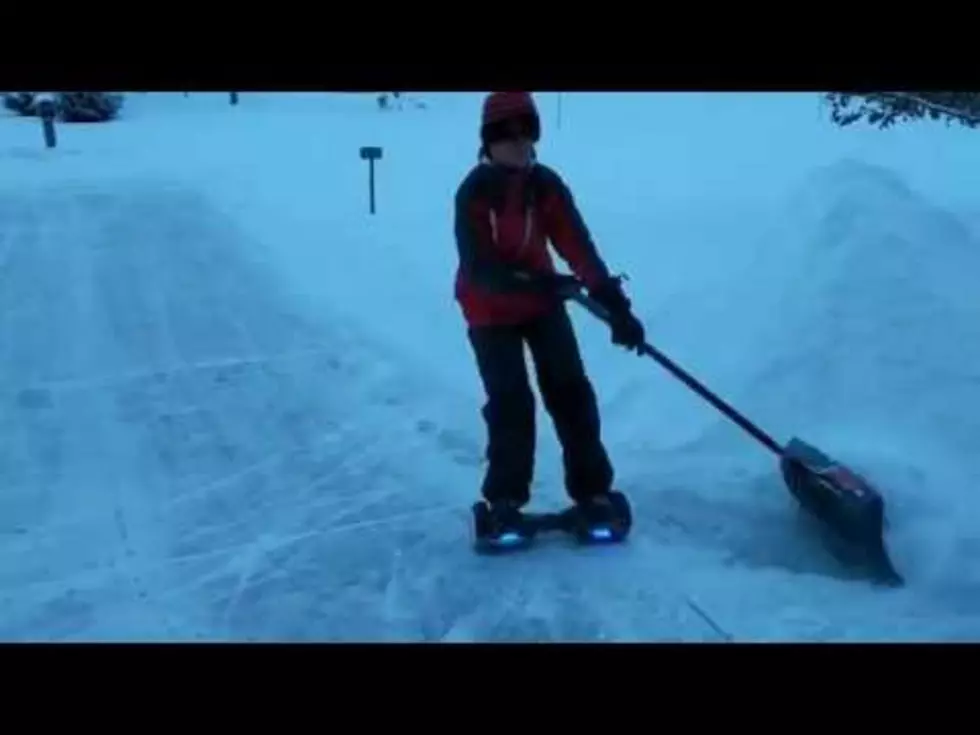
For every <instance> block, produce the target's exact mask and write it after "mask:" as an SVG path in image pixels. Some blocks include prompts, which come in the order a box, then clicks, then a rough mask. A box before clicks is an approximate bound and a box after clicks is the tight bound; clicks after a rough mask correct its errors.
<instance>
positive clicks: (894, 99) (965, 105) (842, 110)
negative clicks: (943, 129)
mask: <svg viewBox="0 0 980 735" xmlns="http://www.w3.org/2000/svg"><path fill="white" fill-rule="evenodd" d="M825 99H826V101H827V102H828V103H829V104H830V108H831V113H830V116H831V119H832V120H833V121H834V122H835V123H836V124H837V125H840V126H841V127H846V126H848V125H851V124H853V123H855V122H859V121H863V122H866V123H867V124H869V125H874V126H877V127H879V128H881V129H882V130H884V129H886V128H889V127H891V126H892V125H894V124H895V123H908V122H911V121H914V120H924V119H929V120H942V121H944V122H945V123H946V124H947V125H949V124H952V123H954V122H955V123H959V124H960V125H965V126H967V127H970V128H976V127H980V92H867V93H862V94H853V93H843V92H832V93H830V94H827V95H825Z"/></svg>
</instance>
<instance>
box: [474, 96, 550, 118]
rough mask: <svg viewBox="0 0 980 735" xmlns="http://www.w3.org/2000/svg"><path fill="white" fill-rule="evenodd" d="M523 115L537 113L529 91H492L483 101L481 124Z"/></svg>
mask: <svg viewBox="0 0 980 735" xmlns="http://www.w3.org/2000/svg"><path fill="white" fill-rule="evenodd" d="M525 115H533V116H534V117H537V115H538V108H537V106H536V105H535V104H534V98H533V97H532V96H531V94H530V93H529V92H493V93H491V94H489V95H487V98H486V99H485V100H484V101H483V125H491V124H493V123H496V122H500V121H501V120H511V119H513V118H515V117H524V116H525Z"/></svg>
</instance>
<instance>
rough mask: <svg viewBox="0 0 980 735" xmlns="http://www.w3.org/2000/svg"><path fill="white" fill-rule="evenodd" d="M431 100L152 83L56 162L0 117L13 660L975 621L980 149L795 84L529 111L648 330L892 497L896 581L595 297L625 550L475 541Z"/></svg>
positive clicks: (5, 477) (451, 171)
mask: <svg viewBox="0 0 980 735" xmlns="http://www.w3.org/2000/svg"><path fill="white" fill-rule="evenodd" d="M420 96H421V97H423V98H424V99H425V101H426V107H425V109H420V108H416V107H413V106H410V105H406V106H405V108H404V109H403V110H400V111H396V110H390V111H385V112H382V111H380V110H379V109H378V108H377V106H376V104H375V103H374V100H373V98H372V97H371V96H369V95H352V94H308V95H297V94H278V95H277V94H243V95H242V97H241V104H240V105H239V106H237V107H231V106H229V105H228V102H227V96H225V95H217V94H215V95H209V94H193V95H191V96H190V97H188V98H184V97H183V96H182V95H180V94H174V95H163V94H134V95H129V96H128V99H127V106H126V108H125V111H124V116H123V118H122V119H120V120H119V121H117V122H114V123H112V124H108V125H95V126H72V127H61V128H60V130H59V132H60V145H59V148H58V149H57V150H55V151H46V150H44V149H43V147H42V138H41V132H40V129H39V125H38V124H37V122H36V121H31V120H22V119H19V118H15V117H2V118H0V439H2V441H0V638H2V639H10V640H92V639H96V640H131V639H150V640H205V639H206V640H283V639H288V640H354V639H357V640H364V639H367V640H450V641H469V640H480V641H486V640H570V639H574V640H686V641H698V640H707V641H711V640H718V639H726V640H736V641H741V640H798V639H806V640H867V639H877V640H901V639H920V640H921V639H931V640H969V639H976V638H977V637H978V635H980V623H978V622H977V620H978V619H980V618H978V613H980V536H978V534H977V532H976V525H977V521H978V519H980V503H978V501H976V500H975V499H974V498H975V493H974V488H975V487H976V486H977V484H978V481H980V464H978V461H977V460H976V459H975V452H974V451H971V449H972V448H973V447H974V446H975V445H976V443H977V441H978V440H980V420H978V419H977V418H976V413H975V412H976V408H975V407H976V406H978V405H980V360H978V358H980V348H978V347H977V345H980V326H978V325H980V298H978V297H977V295H976V293H975V288H974V285H973V280H974V278H975V276H974V274H976V273H977V272H980V227H978V224H977V223H978V222H980V220H978V219H977V214H976V213H977V209H976V204H975V195H974V192H976V191H977V190H978V189H980V146H978V145H977V141H978V140H980V138H978V137H977V136H978V135H980V134H978V133H976V132H975V131H969V130H961V129H957V128H947V127H945V126H943V125H938V124H929V123H922V124H916V125H911V126H906V127H902V128H896V129H894V130H891V131H887V132H882V131H877V130H873V129H868V128H860V127H855V128H853V129H847V130H840V129H838V128H835V127H834V126H832V125H831V124H830V123H829V122H828V120H827V114H826V111H825V110H821V109H820V106H819V100H818V97H817V96H816V95H813V94H804V95H790V94H786V95H750V94H746V95H708V94H688V95H673V94H662V95H657V94H634V95H628V94H565V95H564V98H563V100H562V112H561V125H560V128H559V126H558V124H557V123H558V119H557V99H556V97H555V96H554V95H547V94H545V95H540V96H539V102H540V104H541V107H542V116H543V123H544V132H545V138H544V141H543V142H542V146H541V150H540V156H541V158H542V159H543V160H544V161H546V162H549V163H552V164H553V165H555V166H556V167H557V168H559V169H560V170H561V171H562V173H563V174H564V175H565V177H566V179H567V180H568V181H569V183H570V184H571V185H572V186H573V189H574V191H575V193H576V196H577V199H578V201H579V204H580V205H581V207H582V209H583V211H584V213H585V216H586V218H587V220H588V222H589V224H590V225H591V227H592V229H593V231H594V234H595V236H596V239H597V241H598V242H599V244H600V247H601V248H602V249H603V252H604V254H605V256H606V258H607V260H608V261H609V263H610V265H611V267H612V268H614V269H615V270H617V271H626V272H627V273H628V274H629V276H630V278H631V281H630V283H629V287H630V292H631V294H632V295H633V296H634V300H635V302H636V305H637V309H638V311H639V313H640V314H641V316H642V317H643V318H644V319H645V321H646V323H647V326H648V331H649V334H650V338H651V340H652V341H653V342H655V343H656V344H658V345H659V346H660V347H661V348H662V349H664V350H665V351H666V352H667V353H668V354H670V355H671V356H672V357H674V358H676V359H677V360H679V361H680V362H681V364H682V365H684V366H685V367H688V368H690V369H691V370H692V372H694V373H695V374H696V375H698V376H699V377H701V378H702V379H703V380H704V381H705V382H706V383H707V384H708V385H709V386H711V387H712V388H714V389H716V390H717V391H718V392H720V393H721V394H722V395H724V396H726V397H728V398H729V399H731V400H732V401H733V402H734V403H735V405H736V406H737V407H739V408H741V409H743V410H744V411H745V412H746V413H748V414H749V416H750V417H751V418H753V419H756V420H757V421H758V422H759V423H761V424H762V425H763V427H764V428H766V429H767V430H769V431H770V432H771V433H773V434H774V435H775V436H776V438H777V439H779V440H786V439H788V438H789V437H790V436H793V435H799V436H801V437H803V438H805V439H808V440H812V441H813V442H814V443H816V444H818V445H819V446H821V447H822V448H824V449H826V450H827V451H828V452H829V453H831V454H832V455H835V456H838V457H840V458H841V459H843V460H845V461H847V462H848V463H850V464H854V465H856V466H858V467H860V468H861V469H863V470H865V471H866V473H867V474H868V475H869V476H870V477H871V478H872V479H873V480H874V481H875V483H876V484H878V485H879V486H880V487H881V488H882V489H883V490H884V491H885V493H886V496H887V498H888V503H889V506H888V507H889V510H890V511H891V516H892V518H891V528H890V530H889V540H890V543H891V545H892V548H893V553H894V556H895V558H896V560H897V561H898V563H899V566H900V567H901V568H902V570H903V572H905V573H906V575H907V577H908V579H909V585H908V586H907V587H906V588H905V589H902V590H881V589H876V588H873V587H871V586H869V585H867V584H866V583H864V582H862V581H856V580H853V579H848V577H847V575H846V574H845V573H843V572H842V571H841V570H840V569H839V568H838V567H836V566H835V565H834V563H833V562H832V561H831V559H830V558H829V556H828V555H827V554H826V553H824V552H823V550H822V549H821V548H820V547H819V546H818V545H817V543H816V541H815V535H814V534H813V532H812V529H811V528H810V527H809V525H808V522H807V519H805V518H803V517H801V515H800V514H799V513H798V512H797V511H796V509H795V507H794V506H793V504H792V502H791V501H790V498H789V495H788V493H786V491H785V489H784V488H783V487H782V485H781V480H780V478H779V475H778V468H777V466H776V463H775V462H774V460H773V458H772V457H771V456H770V455H769V454H768V453H767V451H766V450H765V449H763V448H761V447H759V446H758V445H756V444H754V442H753V441H752V440H751V439H750V438H748V437H746V436H745V435H744V434H742V433H741V432H740V431H739V430H738V428H737V427H734V426H733V425H732V424H730V423H729V422H728V421H727V420H725V419H723V418H721V417H719V416H718V415H717V414H716V413H715V412H713V410H712V409H711V408H710V407H709V406H707V405H706V404H705V403H703V402H702V401H701V400H700V399H699V398H697V397H696V396H694V395H692V394H691V393H690V392H688V391H687V390H686V389H685V388H684V387H683V386H682V385H680V384H679V383H677V382H676V381H674V380H673V379H672V378H670V377H669V376H668V375H667V374H666V373H664V372H663V371H661V370H660V369H659V368H658V367H657V366H656V365H655V364H654V363H652V362H650V361H647V360H640V359H638V358H636V357H633V356H630V355H627V354H624V353H621V352H619V351H617V350H616V349H615V348H613V347H612V346H611V345H610V344H609V341H608V336H607V334H606V330H605V328H604V327H602V325H599V324H597V323H595V322H594V320H592V319H591V318H590V317H589V316H588V315H587V314H583V313H582V312H580V311H575V312H574V313H575V320H576V324H577V325H578V326H579V331H580V337H581V341H582V343H583V349H584V351H585V355H586V358H587V361H588V367H589V371H590V373H591V375H592V376H593V378H594V380H595V383H596V387H597V390H598V393H599V396H600V400H601V403H602V407H603V421H604V427H605V434H606V437H607V440H608V443H609V447H610V450H611V453H612V455H613V458H614V460H615V462H616V465H617V469H618V474H619V484H620V486H621V488H622V489H623V490H624V491H626V492H627V493H629V494H630V496H631V498H632V499H633V502H634V505H635V509H636V516H637V525H636V530H635V532H634V536H633V538H632V539H631V541H630V543H629V544H627V545H624V546H621V547H616V548H606V549H575V548H571V547H570V546H569V544H567V543H564V542H563V541H560V540H556V542H555V543H550V542H548V543H546V544H544V545H543V546H542V547H541V548H539V549H537V550H535V551H533V552H532V553H529V554H524V555H519V556H513V557H508V558H507V559H486V558H482V557H478V556H476V555H474V554H473V553H472V552H471V550H470V546H469V544H470V539H469V526H468V519H469V512H468V508H469V505H470V503H471V502H472V501H473V500H474V499H475V497H476V491H477V488H478V486H479V481H480V477H481V474H482V470H483V466H482V461H483V460H482V445H483V437H484V430H483V426H482V424H481V419H480V415H479V406H480V402H481V395H480V392H479V384H478V381H477V377H476V374H475V371H474V368H473V364H472V359H471V356H470V353H469V351H468V345H467V342H466V339H465V331H464V327H463V323H462V321H461V318H460V316H459V313H458V310H457V308H456V305H455V304H454V303H453V301H452V279H453V271H454V268H455V246H454V243H453V242H452V218H451V206H452V197H453V193H454V191H455V187H456V186H457V184H458V182H459V180H460V178H461V177H462V176H463V175H464V174H465V173H466V171H467V170H468V168H469V167H470V166H471V165H472V164H473V163H474V161H475V157H476V148H477V134H476V130H477V125H478V115H479V105H480V101H481V98H482V95H476V94H424V95H420ZM364 145H380V146H382V147H383V149H384V157H383V159H382V160H381V161H380V162H378V171H377V173H378V178H377V202H378V213H377V215H376V216H373V217H372V216H370V215H369V214H368V211H367V207H368V201H367V166H366V164H365V163H364V162H363V161H361V160H360V158H359V156H358V149H359V148H360V147H361V146H364ZM541 441H542V449H541V453H540V458H539V462H538V473H537V478H538V479H537V486H536V492H537V496H536V497H537V498H538V500H537V501H536V505H539V506H541V507H546V506H552V505H556V504H558V503H561V502H562V491H561V486H560V477H561V474H560V466H559V463H558V452H557V445H556V443H555V441H554V439H553V437H552V435H551V430H550V424H549V423H548V422H547V421H542V422H541Z"/></svg>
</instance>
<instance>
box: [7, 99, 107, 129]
mask: <svg viewBox="0 0 980 735" xmlns="http://www.w3.org/2000/svg"><path fill="white" fill-rule="evenodd" d="M36 97H37V94H36V93H35V92H8V93H7V94H4V95H3V106H4V107H5V108H7V109H8V110H10V111H11V112H15V113H17V114H18V115H23V116H25V117H32V116H34V115H37V109H36V106H35V101H36ZM122 103H123V95H121V94H112V93H109V92H59V93H58V94H56V95H55V109H56V110H57V115H58V119H60V120H61V121H62V122H68V123H72V122H87V123H91V122H106V121H108V120H113V119H115V118H116V117H117V116H118V115H119V110H120V109H122Z"/></svg>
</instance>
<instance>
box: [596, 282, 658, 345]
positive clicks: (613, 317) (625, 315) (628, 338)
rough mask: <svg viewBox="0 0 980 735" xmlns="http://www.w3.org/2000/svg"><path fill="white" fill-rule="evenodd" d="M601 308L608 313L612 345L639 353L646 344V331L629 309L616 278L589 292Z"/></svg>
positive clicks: (626, 299) (627, 301)
mask: <svg viewBox="0 0 980 735" xmlns="http://www.w3.org/2000/svg"><path fill="white" fill-rule="evenodd" d="M589 296H591V297H592V298H593V299H595V301H596V303H598V304H599V305H600V306H601V307H603V308H604V309H605V310H606V311H608V312H609V327H610V329H611V330H612V341H613V344H615V345H619V346H621V347H625V348H626V349H628V350H631V351H632V350H635V351H637V352H639V350H640V348H641V347H642V346H643V345H644V344H646V331H645V330H644V329H643V324H642V323H641V322H640V320H639V319H637V318H636V316H634V314H633V312H632V310H631V309H630V306H631V304H630V300H629V299H628V298H626V294H625V293H623V287H622V284H621V283H620V280H619V279H618V278H608V279H606V280H605V281H603V282H602V283H600V284H599V285H598V286H596V287H595V288H592V289H591V290H590V291H589Z"/></svg>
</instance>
